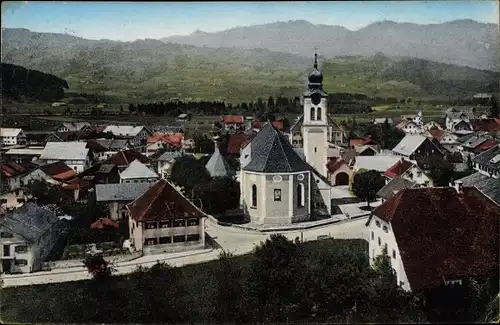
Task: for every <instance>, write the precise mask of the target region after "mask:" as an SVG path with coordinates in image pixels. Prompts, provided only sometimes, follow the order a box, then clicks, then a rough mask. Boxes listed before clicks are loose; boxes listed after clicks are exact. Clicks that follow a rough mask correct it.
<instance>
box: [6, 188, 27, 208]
mask: <svg viewBox="0 0 500 325" xmlns="http://www.w3.org/2000/svg"><path fill="white" fill-rule="evenodd" d="M30 198H31V195H28V193H26V192H25V191H23V190H22V189H16V190H12V191H10V192H6V193H3V194H1V195H0V204H1V205H2V206H3V207H5V208H7V209H13V208H16V207H17V206H19V205H20V204H23V203H25V202H26V201H28V200H29V199H30Z"/></svg>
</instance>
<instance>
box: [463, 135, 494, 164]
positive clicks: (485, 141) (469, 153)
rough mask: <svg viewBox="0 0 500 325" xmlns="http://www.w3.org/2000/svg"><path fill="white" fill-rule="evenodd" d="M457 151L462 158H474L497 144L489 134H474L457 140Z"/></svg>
mask: <svg viewBox="0 0 500 325" xmlns="http://www.w3.org/2000/svg"><path fill="white" fill-rule="evenodd" d="M457 141H458V142H459V143H460V145H459V150H460V152H462V154H463V156H464V157H470V158H474V157H475V156H476V155H478V154H480V153H481V152H484V151H486V150H488V149H490V148H491V147H494V146H495V145H496V144H497V143H498V142H497V140H496V139H494V138H493V137H492V136H491V135H490V134H489V133H486V132H475V133H471V134H470V135H469V136H467V137H462V138H458V139H457Z"/></svg>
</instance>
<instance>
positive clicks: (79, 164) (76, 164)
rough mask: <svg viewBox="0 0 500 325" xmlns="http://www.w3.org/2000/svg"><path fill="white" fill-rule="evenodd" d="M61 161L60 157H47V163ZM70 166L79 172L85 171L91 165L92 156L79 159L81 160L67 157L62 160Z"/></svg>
mask: <svg viewBox="0 0 500 325" xmlns="http://www.w3.org/2000/svg"><path fill="white" fill-rule="evenodd" d="M58 161H61V160H59V159H53V160H52V159H46V160H45V163H47V164H52V163H55V162H58ZM62 161H63V162H64V163H65V164H66V165H68V167H70V168H71V169H73V170H74V171H75V172H76V173H77V174H79V173H81V172H83V171H84V170H85V169H87V168H88V167H89V166H90V158H89V156H87V157H86V158H85V159H79V160H73V159H66V160H62Z"/></svg>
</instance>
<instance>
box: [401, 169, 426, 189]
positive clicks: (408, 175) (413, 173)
mask: <svg viewBox="0 0 500 325" xmlns="http://www.w3.org/2000/svg"><path fill="white" fill-rule="evenodd" d="M401 177H402V178H404V179H407V180H409V181H412V182H415V183H417V184H418V185H423V186H432V180H431V179H430V178H429V176H427V175H426V174H425V173H424V172H423V171H422V169H420V168H418V167H417V166H415V165H414V166H413V167H410V168H409V169H408V170H407V171H406V172H404V173H403V175H401Z"/></svg>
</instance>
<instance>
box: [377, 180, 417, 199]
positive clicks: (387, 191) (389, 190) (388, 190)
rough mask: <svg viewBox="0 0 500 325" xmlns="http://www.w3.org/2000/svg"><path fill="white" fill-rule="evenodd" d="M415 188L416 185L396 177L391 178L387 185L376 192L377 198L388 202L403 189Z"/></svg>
mask: <svg viewBox="0 0 500 325" xmlns="http://www.w3.org/2000/svg"><path fill="white" fill-rule="evenodd" d="M415 186H417V184H416V183H414V182H412V181H409V180H407V179H404V178H402V177H399V176H398V177H395V178H393V179H392V180H391V181H390V182H389V183H387V184H386V185H385V186H384V187H382V188H381V189H380V190H379V191H378V192H377V196H379V197H381V198H383V199H386V200H388V199H390V198H391V197H393V196H394V194H396V193H397V192H398V191H400V190H403V189H405V188H413V187H415Z"/></svg>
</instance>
